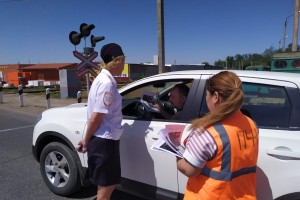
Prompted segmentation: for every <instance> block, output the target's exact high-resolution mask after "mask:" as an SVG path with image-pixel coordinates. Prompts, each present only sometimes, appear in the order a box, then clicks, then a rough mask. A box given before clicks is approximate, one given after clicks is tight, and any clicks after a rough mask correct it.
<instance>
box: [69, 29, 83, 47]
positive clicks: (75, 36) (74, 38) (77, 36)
mask: <svg viewBox="0 0 300 200" xmlns="http://www.w3.org/2000/svg"><path fill="white" fill-rule="evenodd" d="M82 37H83V36H82V34H81V33H77V32H76V31H72V32H71V33H70V34H69V40H70V42H71V43H72V44H74V45H78V44H79V43H80V40H81V38H82Z"/></svg>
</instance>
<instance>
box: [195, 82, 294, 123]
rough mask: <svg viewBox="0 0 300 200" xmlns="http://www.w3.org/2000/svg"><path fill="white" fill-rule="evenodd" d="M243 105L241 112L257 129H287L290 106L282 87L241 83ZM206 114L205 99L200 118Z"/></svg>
mask: <svg viewBox="0 0 300 200" xmlns="http://www.w3.org/2000/svg"><path fill="white" fill-rule="evenodd" d="M242 88H243V91H244V103H243V106H242V108H241V111H242V112H243V113H244V114H245V115H247V116H249V117H250V118H252V119H253V120H254V121H255V122H256V124H257V125H258V126H259V127H271V128H288V127H289V121H290V114H291V111H292V106H291V103H290V101H289V98H288V95H287V93H286V90H285V88H284V87H280V86H273V85H266V84H256V83H243V86H242ZM206 112H208V108H207V106H206V102H205V98H203V103H202V106H201V112H200V116H203V115H204V114H205V113H206Z"/></svg>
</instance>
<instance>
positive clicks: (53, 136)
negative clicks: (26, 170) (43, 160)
mask: <svg viewBox="0 0 300 200" xmlns="http://www.w3.org/2000/svg"><path fill="white" fill-rule="evenodd" d="M51 142H60V143H62V144H64V145H66V146H67V147H69V148H70V149H74V148H75V147H74V145H73V144H72V142H71V141H70V140H69V139H68V138H67V137H65V136H64V135H62V134H60V133H57V132H54V131H47V132H44V133H42V134H41V135H40V136H39V137H38V138H37V140H36V158H37V161H38V162H40V156H41V153H42V151H43V149H44V148H45V146H46V145H47V144H49V143H51ZM77 157H78V155H77ZM78 159H79V157H78Z"/></svg>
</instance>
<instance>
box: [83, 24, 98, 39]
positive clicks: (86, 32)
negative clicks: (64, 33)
mask: <svg viewBox="0 0 300 200" xmlns="http://www.w3.org/2000/svg"><path fill="white" fill-rule="evenodd" d="M94 28H95V26H94V24H90V25H87V24H86V23H82V24H81V25H80V33H81V35H82V36H83V37H88V36H89V35H90V34H91V30H93V29H94Z"/></svg>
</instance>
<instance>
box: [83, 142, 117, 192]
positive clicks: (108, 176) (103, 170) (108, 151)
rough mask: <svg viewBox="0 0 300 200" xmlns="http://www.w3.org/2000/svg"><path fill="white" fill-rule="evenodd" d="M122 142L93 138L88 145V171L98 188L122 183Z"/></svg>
mask: <svg viewBox="0 0 300 200" xmlns="http://www.w3.org/2000/svg"><path fill="white" fill-rule="evenodd" d="M119 146H120V141H119V140H109V139H103V138H99V137H95V136H93V137H92V138H91V140H90V142H89V143H88V169H89V177H90V180H91V182H92V183H93V184H94V185H97V186H110V185H116V184H119V183H120V182H121V164H120V148H119Z"/></svg>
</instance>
